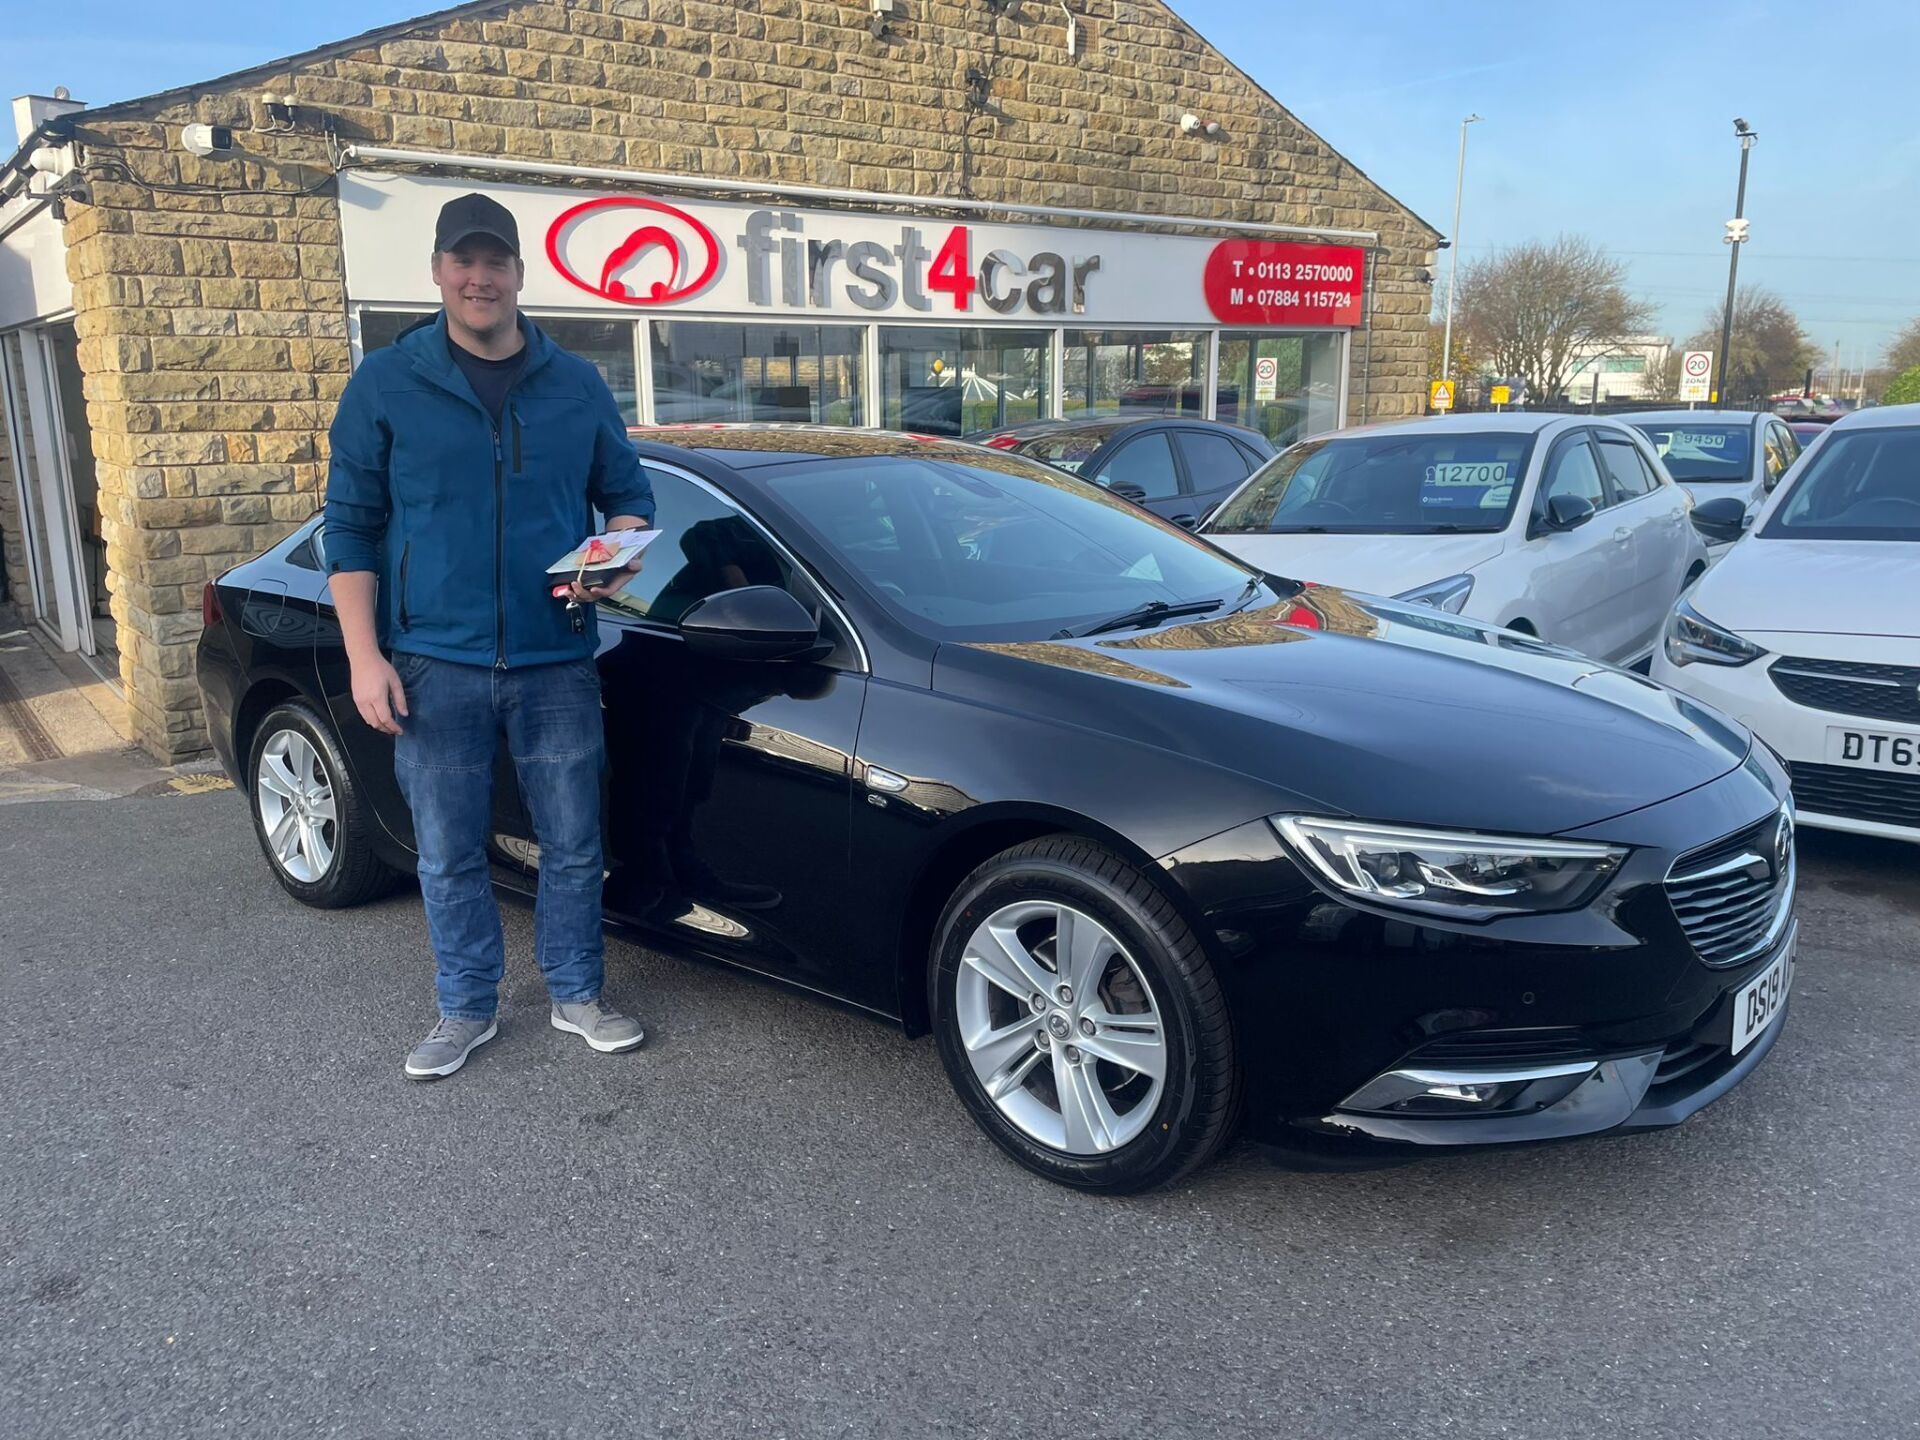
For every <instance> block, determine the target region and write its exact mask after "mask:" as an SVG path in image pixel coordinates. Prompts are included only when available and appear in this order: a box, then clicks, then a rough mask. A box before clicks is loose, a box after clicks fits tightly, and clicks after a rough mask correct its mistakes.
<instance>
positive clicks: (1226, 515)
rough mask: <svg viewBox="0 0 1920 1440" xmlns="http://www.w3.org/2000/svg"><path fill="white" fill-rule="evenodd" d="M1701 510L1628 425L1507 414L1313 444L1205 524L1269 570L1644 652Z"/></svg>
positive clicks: (1682, 579)
mask: <svg viewBox="0 0 1920 1440" xmlns="http://www.w3.org/2000/svg"><path fill="white" fill-rule="evenodd" d="M1691 516H1692V501H1691V500H1690V499H1689V498H1688V496H1687V494H1686V492H1685V491H1683V490H1681V489H1680V488H1679V487H1678V486H1677V485H1675V484H1674V483H1673V480H1672V478H1671V477H1670V476H1668V475H1667V473H1666V472H1665V471H1664V470H1663V469H1662V468H1661V465H1660V460H1659V457H1658V456H1657V455H1656V454H1655V453H1654V450H1653V447H1652V446H1651V445H1650V444H1649V443H1648V441H1647V439H1646V437H1645V436H1643V435H1641V434H1640V433H1639V432H1638V431H1637V430H1634V429H1632V428H1631V427H1630V426H1627V425H1623V424H1621V423H1619V422H1618V421H1614V420H1609V419H1606V418H1596V417H1592V416H1584V415H1537V414H1512V413H1509V414H1492V415H1459V416H1440V417H1435V418H1432V419H1422V420H1410V421H1404V422H1400V423H1396V424H1386V425H1370V426H1367V427H1365V428H1363V429H1359V430H1346V431H1340V432H1337V433H1335V434H1331V435H1323V436H1317V437H1315V438H1314V439H1311V440H1303V441H1301V442H1300V443H1299V444H1297V445H1294V446H1292V447H1290V448H1289V449H1287V450H1285V451H1283V452H1282V453H1281V454H1280V455H1279V456H1277V457H1276V458H1274V459H1273V460H1270V461H1268V462H1267V464H1266V465H1265V466H1263V467H1262V468H1261V469H1259V470H1257V471H1255V472H1254V473H1253V475H1252V476H1250V477H1249V478H1248V480H1247V482H1246V484H1245V485H1243V486H1241V487H1240V489H1238V490H1236V491H1235V492H1234V493H1233V494H1232V495H1230V496H1229V497H1228V498H1227V499H1226V500H1225V501H1224V502H1222V504H1221V505H1220V506H1219V508H1218V509H1216V510H1215V511H1214V512H1213V514H1212V515H1210V516H1209V517H1208V518H1207V519H1206V521H1205V522H1204V523H1203V524H1202V525H1201V527H1200V533H1201V534H1203V535H1205V536H1206V537H1207V538H1208V539H1209V540H1211V541H1212V542H1213V543H1214V544H1216V545H1218V546H1220V547H1221V548H1222V549H1223V550H1226V551H1228V552H1230V553H1232V554H1234V555H1237V556H1238V557H1240V558H1241V559H1243V560H1245V561H1247V562H1248V563H1250V564H1253V565H1256V566H1258V567H1259V568H1260V569H1262V570H1265V571H1267V572H1268V573H1270V574H1274V575H1284V576H1287V577H1289V578H1291V579H1295V580H1314V581H1324V582H1326V583H1329V584H1336V585H1340V586H1344V587H1345V588H1347V589H1351V590H1364V591H1371V592H1373V593H1375V594H1381V595H1393V596H1397V597H1398V598H1400V599H1403V600H1414V601H1420V602H1424V603H1426V604H1430V605H1433V606H1436V607H1437V608H1439V609H1442V610H1448V611H1452V612H1453V613H1455V614H1459V615H1467V616H1470V617H1472V618H1473V619H1476V620H1488V621H1492V622H1493V623H1494V624H1497V625H1502V626H1506V627H1507V628H1509V629H1513V630H1520V631H1524V632H1526V633H1528V634H1532V635H1538V636H1539V637H1541V638H1542V639H1545V640H1550V641H1553V642H1554V643H1555V644H1559V645H1564V646H1567V647H1568V648H1569V649H1573V650H1578V651H1580V652H1581V653H1583V654H1587V655H1592V656H1594V657H1595V658H1597V659H1601V660H1606V661H1610V662H1612V663H1614V664H1618V665H1631V664H1636V663H1638V662H1639V661H1641V660H1643V659H1644V658H1646V656H1647V655H1648V654H1649V653H1650V652H1651V651H1652V650H1653V648H1654V646H1655V645H1656V644H1657V643H1658V641H1659V639H1660V631H1661V626H1662V625H1663V624H1665V622H1666V617H1667V613H1668V612H1669V611H1670V610H1671V609H1672V607H1673V602H1674V600H1675V598H1676V597H1677V596H1678V595H1680V593H1681V592H1682V591H1684V590H1685V589H1686V587H1687V586H1688V585H1690V584H1692V583H1693V581H1694V580H1695V579H1696V578H1698V576H1699V575H1700V574H1701V573H1702V572H1703V571H1704V570H1705V569H1706V567H1707V558H1706V546H1705V544H1704V542H1703V541H1702V539H1701V536H1700V534H1699V532H1698V531H1696V529H1695V528H1694V526H1693V524H1692V520H1691ZM1737 533H1738V531H1737V529H1735V530H1733V531H1730V532H1729V534H1728V538H1732V536H1733V535H1734V534H1737Z"/></svg>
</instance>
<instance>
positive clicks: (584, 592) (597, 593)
mask: <svg viewBox="0 0 1920 1440" xmlns="http://www.w3.org/2000/svg"><path fill="white" fill-rule="evenodd" d="M646 528H647V522H646V521H645V520H643V519H641V518H640V517H639V516H638V515H615V516H613V517H612V518H611V519H610V520H608V521H607V533H608V534H612V533H613V532H614V531H616V530H645V529H646ZM646 558H647V557H646V555H645V554H644V553H642V554H639V555H636V556H634V557H633V560H632V561H631V562H630V563H629V564H628V566H627V568H626V570H625V571H624V572H623V573H621V574H619V575H616V576H614V578H613V579H611V580H609V581H608V582H607V583H606V584H605V585H595V586H586V585H582V584H581V583H580V582H579V581H577V580H576V581H574V582H573V583H572V584H570V585H569V586H568V587H567V593H568V595H569V596H570V597H571V598H572V599H573V600H574V601H575V602H576V603H577V604H581V605H591V604H593V603H594V602H595V601H598V600H604V599H606V598H607V597H608V596H609V595H618V594H619V593H620V592H621V591H622V590H624V589H625V588H626V587H627V584H628V582H629V581H631V580H632V579H633V577H634V576H636V575H638V574H639V573H640V567H641V566H642V565H643V564H644V563H645V562H646Z"/></svg>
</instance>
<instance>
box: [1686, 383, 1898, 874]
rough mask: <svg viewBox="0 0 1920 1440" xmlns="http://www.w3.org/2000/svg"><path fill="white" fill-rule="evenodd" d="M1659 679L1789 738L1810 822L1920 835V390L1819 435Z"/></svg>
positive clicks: (1786, 751)
mask: <svg viewBox="0 0 1920 1440" xmlns="http://www.w3.org/2000/svg"><path fill="white" fill-rule="evenodd" d="M1653 678H1654V679H1656V680H1658V681H1660V682H1661V683H1662V684H1664V685H1671V686H1672V687H1673V688H1674V689H1676V690H1681V691H1684V692H1686V693H1687V694H1689V695H1693V696H1696V697H1698V698H1699V699H1701V700H1704V701H1706V702H1707V703H1708V704H1710V705H1713V706H1715V707H1717V708H1718V709H1720V710H1723V711H1725V712H1726V713H1727V714H1729V715H1731V716H1733V717H1734V718H1736V719H1738V720H1740V721H1743V722H1744V723H1745V724H1746V725H1748V726H1749V727H1750V728H1752V729H1753V730H1754V731H1756V732H1757V733H1758V734H1759V735H1760V737H1761V738H1762V739H1763V740H1765V741H1766V742H1767V743H1768V744H1769V745H1771V746H1772V747H1773V748H1774V749H1775V750H1776V751H1778V752H1779V753H1780V755H1781V757H1782V758H1784V759H1785V760H1786V761H1787V763H1788V764H1789V765H1791V766H1792V767H1793V794H1794V801H1795V804H1796V806H1797V807H1798V809H1799V812H1800V822H1801V823H1802V824H1804V825H1819V826H1825V827H1827V828H1829V829H1833V830H1852V831H1855V832H1857V833H1859V834H1865V835H1887V836H1892V837H1895V838H1897V839H1902V840H1915V841H1920V405H1895V406H1889V407H1887V408H1885V409H1879V410H1862V411H1858V412H1856V413H1854V414H1852V415H1848V416H1846V417H1844V418H1843V419H1840V420H1837V421H1835V422H1834V424H1833V427H1832V428H1831V429H1830V430H1828V431H1827V432H1826V434H1824V435H1821V436H1819V437H1818V438H1816V439H1815V440H1814V441H1813V443H1812V444H1811V445H1809V446H1808V447H1807V450H1806V454H1805V455H1804V456H1803V457H1802V458H1801V460H1800V463H1799V464H1798V465H1797V466H1796V467H1795V468H1794V470H1793V472H1792V473H1791V474H1790V475H1788V477H1787V479H1786V482H1785V483H1784V484H1782V485H1781V486H1780V488H1779V489H1778V490H1776V491H1775V492H1774V494H1773V496H1772V498H1771V499H1769V500H1768V502H1767V504H1766V506H1765V507H1764V508H1763V509H1762V510H1761V512H1760V518H1759V520H1758V521H1756V522H1755V524H1754V527H1753V530H1752V532H1751V533H1750V534H1749V535H1748V536H1747V537H1746V538H1745V539H1744V540H1742V541H1741V542H1740V543H1739V544H1738V545H1735V546H1734V547H1733V549H1732V550H1730V551H1729V552H1728V553H1727V556H1726V558H1725V559H1723V560H1722V561H1721V562H1720V563H1719V564H1718V565H1716V566H1715V567H1714V568H1713V569H1712V570H1711V571H1709V572H1708V573H1707V576H1706V578H1705V579H1703V580H1702V581H1701V582H1700V584H1699V585H1698V586H1697V587H1696V588H1695V589H1694V591H1693V592H1692V593H1691V594H1689V595H1688V596H1687V597H1686V598H1685V599H1684V600H1682V601H1681V602H1680V604H1679V605H1677V606H1676V607H1675V608H1674V612H1673V617H1672V619H1671V621H1670V622H1669V624H1668V627H1667V633H1666V638H1665V643H1664V645H1663V646H1662V647H1661V653H1660V654H1659V655H1657V656H1656V657H1655V658H1654V663H1653Z"/></svg>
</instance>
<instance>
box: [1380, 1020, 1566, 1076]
mask: <svg viewBox="0 0 1920 1440" xmlns="http://www.w3.org/2000/svg"><path fill="white" fill-rule="evenodd" d="M1592 1051H1593V1046H1592V1045H1590V1044H1589V1043H1588V1042H1587V1040H1586V1038H1585V1037H1584V1036H1582V1035H1581V1034H1580V1032H1579V1031H1578V1030H1562V1029H1545V1028H1542V1029H1538V1030H1467V1031H1461V1032H1458V1033H1456V1034H1452V1035H1442V1036H1441V1037H1440V1038H1439V1039H1437V1040H1429V1041H1428V1042H1427V1043H1426V1044H1425V1045H1422V1046H1421V1047H1420V1048H1419V1049H1418V1050H1416V1051H1414V1052H1413V1054H1412V1055H1410V1056H1408V1057H1407V1059H1406V1061H1404V1062H1402V1063H1404V1064H1420V1065H1463V1064H1464V1065H1511V1066H1515V1067H1518V1068H1525V1067H1526V1066H1528V1065H1534V1064H1539V1065H1558V1064H1562V1063H1564V1062H1565V1061H1568V1060H1584V1059H1585V1058H1587V1056H1588V1055H1590V1054H1591V1053H1592Z"/></svg>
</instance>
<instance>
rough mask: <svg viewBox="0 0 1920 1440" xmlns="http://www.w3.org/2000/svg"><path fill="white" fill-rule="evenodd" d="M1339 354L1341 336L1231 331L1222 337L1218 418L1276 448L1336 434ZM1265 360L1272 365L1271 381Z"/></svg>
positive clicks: (1338, 423)
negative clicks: (1247, 429)
mask: <svg viewBox="0 0 1920 1440" xmlns="http://www.w3.org/2000/svg"><path fill="white" fill-rule="evenodd" d="M1340 352H1341V344H1340V336H1338V335H1263V334H1260V333H1258V332H1256V331H1246V330H1242V331H1229V332H1228V333H1226V334H1224V335H1222V336H1221V337H1220V385H1219V392H1218V395H1217V397H1216V403H1217V405H1218V410H1217V413H1216V415H1215V417H1214V418H1215V419H1219V420H1226V421H1229V422H1231V423H1234V424H1238V425H1245V426H1248V427H1250V428H1251V429H1254V430H1258V431H1260V432H1261V433H1262V434H1263V435H1265V436H1266V437H1267V438H1268V439H1269V440H1271V441H1272V442H1273V443H1274V445H1275V446H1276V447H1285V446H1288V445H1291V444H1292V443H1293V442H1294V441H1296V440H1304V439H1306V437H1307V436H1309V435H1321V434H1324V433H1325V432H1327V431H1329V430H1334V429H1338V428H1339V425H1340ZM1262 360H1267V361H1271V362H1272V366H1271V369H1272V371H1273V374H1272V376H1271V377H1269V376H1268V375H1267V373H1266V371H1267V369H1268V367H1266V366H1262V365H1261V364H1260V362H1261V361H1262Z"/></svg>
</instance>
